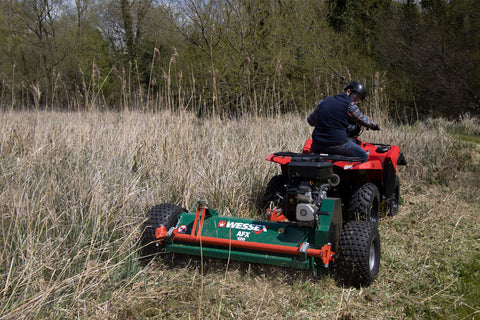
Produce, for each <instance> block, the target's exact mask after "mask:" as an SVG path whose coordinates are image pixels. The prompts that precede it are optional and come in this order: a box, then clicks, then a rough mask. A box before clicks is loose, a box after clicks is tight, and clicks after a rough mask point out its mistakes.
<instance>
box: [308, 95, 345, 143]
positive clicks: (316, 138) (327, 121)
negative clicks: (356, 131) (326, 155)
mask: <svg viewBox="0 0 480 320" xmlns="http://www.w3.org/2000/svg"><path fill="white" fill-rule="evenodd" d="M352 103H353V100H352V99H351V98H350V97H349V96H347V94H346V93H344V92H342V93H339V94H337V95H334V96H329V97H327V98H325V99H323V100H322V101H320V102H319V104H318V106H317V108H316V109H315V110H314V111H313V112H312V114H311V115H310V116H309V117H308V119H307V121H308V123H309V124H310V125H312V126H315V129H313V133H312V139H313V142H314V143H316V144H322V145H326V146H339V145H341V144H343V143H345V142H347V140H348V136H347V126H348V119H349V115H348V108H349V106H350V105H351V104H352Z"/></svg>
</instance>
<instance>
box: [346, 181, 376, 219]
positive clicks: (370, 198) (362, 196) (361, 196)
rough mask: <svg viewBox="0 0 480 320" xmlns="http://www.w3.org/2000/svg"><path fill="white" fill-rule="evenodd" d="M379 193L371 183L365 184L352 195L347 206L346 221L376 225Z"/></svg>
mask: <svg viewBox="0 0 480 320" xmlns="http://www.w3.org/2000/svg"><path fill="white" fill-rule="evenodd" d="M379 209H380V192H379V191H378V188H377V186H376V185H374V184H373V183H370V182H369V183H365V184H364V185H362V186H361V187H360V188H358V189H357V190H356V191H355V192H354V193H353V195H352V197H351V199H350V203H349V206H348V221H369V222H372V223H374V224H375V225H376V224H377V223H378V212H379Z"/></svg>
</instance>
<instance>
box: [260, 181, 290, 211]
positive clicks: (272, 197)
mask: <svg viewBox="0 0 480 320" xmlns="http://www.w3.org/2000/svg"><path fill="white" fill-rule="evenodd" d="M286 182H287V179H286V177H285V176H284V175H282V174H280V175H278V176H274V177H272V179H270V181H269V182H268V184H267V188H266V189H265V194H264V196H263V208H264V209H267V208H268V206H269V205H270V202H272V201H273V203H274V204H275V205H276V206H279V207H282V208H283V207H284V206H285V203H284V202H285V199H284V198H283V197H284V196H285V194H286V193H287V188H286V187H285V184H286Z"/></svg>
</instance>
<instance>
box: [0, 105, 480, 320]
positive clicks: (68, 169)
mask: <svg viewBox="0 0 480 320" xmlns="http://www.w3.org/2000/svg"><path fill="white" fill-rule="evenodd" d="M468 121H471V119H470V120H468ZM468 121H466V120H465V121H463V122H462V123H464V126H468V127H471V125H470V124H469V122H468ZM0 123H1V130H0V148H1V149H0V151H1V156H0V214H1V233H2V234H1V237H0V319H14V318H15V319H18V318H28V319H31V318H90V317H98V318H105V317H107V318H123V319H127V318H149V317H152V318H175V317H180V318H188V317H191V318H195V317H196V316H200V317H202V318H244V319H254V318H258V319H260V318H270V317H275V316H277V317H278V316H282V315H283V316H285V315H290V316H291V317H294V316H295V317H302V315H303V316H304V317H306V318H316V315H323V316H330V317H336V316H342V315H348V314H350V315H365V313H364V312H366V311H365V309H364V307H365V306H362V305H361V301H363V300H367V302H366V305H368V304H371V303H372V301H370V300H369V299H373V302H375V301H377V300H376V299H378V301H380V302H382V303H383V302H384V300H385V298H384V294H385V293H386V294H387V295H388V294H390V295H391V294H392V293H391V292H392V291H394V290H402V289H400V287H401V285H398V286H397V285H396V282H400V283H404V282H405V281H407V279H406V277H405V276H403V275H402V276H401V277H400V278H399V277H398V273H399V272H400V271H398V270H399V269H400V270H404V269H403V268H402V267H400V268H399V267H398V266H397V265H396V263H397V262H398V261H396V260H395V259H396V256H401V257H402V258H403V257H404V252H403V251H401V250H402V247H401V246H406V245H408V244H407V243H408V241H407V240H411V238H410V239H404V237H403V235H402V232H403V233H405V232H407V233H408V231H407V230H408V229H407V230H405V229H404V227H405V226H406V225H410V226H412V228H415V225H414V223H412V222H411V220H412V219H418V217H421V216H417V214H418V212H413V211H412V212H409V211H408V210H415V211H416V210H423V211H422V212H423V213H424V214H425V215H427V217H428V219H427V221H430V222H432V221H436V220H435V216H434V215H433V214H432V213H431V212H430V211H429V210H430V209H429V208H428V206H429V205H431V206H437V205H438V204H435V202H431V201H430V200H431V199H429V198H428V193H429V192H430V191H431V190H430V189H431V188H433V187H434V188H435V190H437V191H435V193H436V194H437V196H438V195H443V193H442V192H441V191H438V190H443V189H442V188H448V186H449V184H451V183H452V181H455V179H456V177H458V176H459V175H462V174H464V175H465V176H468V175H469V173H470V172H476V174H478V170H477V171H475V166H477V167H478V157H477V158H475V156H474V154H476V153H475V152H478V151H471V148H470V149H469V148H462V147H460V146H459V145H458V144H459V141H458V139H455V137H454V136H452V135H450V134H449V133H448V132H447V130H446V128H449V126H450V127H454V125H453V124H452V123H450V122H445V123H442V121H440V120H439V121H432V122H431V123H428V122H425V123H419V124H417V125H415V126H413V127H398V126H393V125H389V124H388V123H387V122H385V123H383V124H382V128H383V131H381V132H380V133H378V132H376V133H373V132H366V133H365V134H364V138H365V139H366V140H370V141H376V142H385V143H395V144H398V145H399V146H400V148H401V149H402V151H403V152H404V153H405V155H406V157H407V161H408V162H409V165H408V167H407V168H402V171H401V173H400V175H401V178H402V182H403V186H404V187H403V190H404V194H405V196H404V199H405V200H404V202H405V203H404V205H405V206H404V207H405V208H403V209H402V211H401V214H400V215H399V217H397V218H396V219H397V220H393V222H392V221H390V222H389V223H386V224H385V227H382V230H381V232H382V233H383V234H385V233H387V234H389V236H386V237H385V239H387V240H386V242H384V243H385V244H384V247H383V248H384V257H385V261H386V263H385V264H386V265H387V267H386V268H387V269H386V270H385V271H384V274H383V275H382V274H381V275H380V279H379V281H378V282H377V283H378V285H377V287H375V285H374V287H373V289H370V290H374V291H360V292H357V291H352V290H350V289H342V288H337V287H336V286H335V285H334V284H333V282H332V281H331V280H330V279H328V278H326V279H323V280H322V282H321V283H315V282H312V281H311V279H310V277H309V276H304V275H303V276H302V275H301V274H300V275H298V279H297V278H295V277H296V276H297V275H296V273H294V274H295V275H296V276H295V277H292V276H291V275H290V274H289V273H288V272H287V271H285V273H282V271H278V269H276V270H277V271H275V272H276V273H278V275H274V276H271V275H270V274H271V271H270V269H269V268H267V267H265V268H264V267H259V268H260V272H259V273H250V271H249V270H250V269H247V271H246V270H245V269H242V268H241V267H230V270H228V268H227V269H224V270H223V271H220V272H213V273H209V274H206V275H204V274H200V273H199V271H198V269H196V267H195V265H193V266H187V267H183V268H179V269H168V268H167V269H166V268H165V267H164V265H162V264H155V263H154V264H153V265H150V266H149V267H148V268H143V267H142V266H141V265H140V264H139V263H138V261H137V258H138V254H137V246H136V242H137V240H138V237H139V232H140V229H139V226H140V224H141V222H142V220H143V218H144V217H145V212H146V211H147V210H148V208H149V207H150V206H152V205H154V204H156V203H162V202H172V203H176V204H179V205H182V206H185V207H189V206H190V205H191V204H192V203H193V202H194V200H195V199H197V198H201V199H205V200H207V201H208V202H209V204H210V206H211V207H213V208H217V209H219V210H221V211H222V213H223V214H232V215H240V216H254V215H256V214H257V213H256V208H255V202H256V200H257V198H258V196H259V194H261V192H262V191H263V189H264V187H265V185H266V183H267V182H268V179H269V178H270V177H271V176H272V175H274V174H277V172H278V168H277V167H276V166H275V165H274V164H272V163H269V162H267V161H265V160H264V158H265V156H266V155H267V154H268V153H270V152H274V151H285V150H289V151H300V150H301V147H302V144H303V142H304V140H305V139H306V138H307V137H309V135H310V132H311V129H310V128H309V127H308V126H307V125H306V122H305V116H303V115H302V116H301V115H283V116H281V115H277V116H272V117H269V118H266V117H255V116H251V117H247V116H246V117H243V118H238V119H220V118H211V119H199V118H197V117H196V116H194V115H193V114H192V113H188V112H171V111H163V112H158V113H142V112H130V111H123V112H118V113H116V112H97V111H95V112H78V113H76V112H75V113H62V112H46V111H41V112H34V111H32V112H4V113H2V114H1V120H0ZM472 130H475V129H472ZM474 150H475V149H474ZM475 159H476V160H475ZM475 161H477V162H476V163H475ZM470 177H471V175H470ZM474 181H475V180H474ZM462 188H463V187H462ZM422 190H423V191H422ZM462 191H463V192H462V193H461V195H457V193H458V190H457V191H455V193H454V194H455V195H454V196H451V197H450V198H449V199H450V200H451V199H457V198H456V197H457V196H458V197H463V198H462V199H465V200H462V201H463V202H461V204H459V205H458V207H457V209H458V210H460V209H461V210H462V213H463V214H464V215H465V218H464V219H463V220H462V219H459V218H457V217H456V218H452V219H449V218H448V216H446V215H445V214H444V213H442V214H441V215H440V216H441V217H442V219H444V220H445V221H446V222H445V223H444V224H441V225H439V226H438V228H444V227H445V226H447V228H448V229H447V230H448V231H446V232H445V234H444V236H442V240H440V242H442V241H446V240H448V239H451V240H450V241H451V242H450V243H454V241H456V240H457V239H459V238H460V236H461V235H462V234H461V232H463V231H465V230H468V228H469V226H471V224H469V222H470V221H469V219H470V220H471V218H472V217H475V215H474V212H473V211H472V209H471V208H472V207H471V205H470V203H475V202H476V201H478V195H476V193H475V192H471V191H469V189H468V188H467V187H464V188H463V189H462ZM417 193H419V194H420V195H421V196H422V197H426V199H423V200H422V198H420V197H419V195H418V194H417ZM432 194H434V193H432ZM437 202H438V201H437ZM444 203H445V201H444ZM476 203H477V209H478V202H476ZM447 204H448V207H449V208H451V207H453V209H454V207H455V206H454V205H452V204H451V203H450V202H448V203H447ZM436 208H438V207H436ZM453 209H452V210H453ZM402 215H405V216H408V217H405V216H404V217H402ZM413 217H415V218H413ZM404 218H406V219H407V221H408V224H405V223H403V222H401V220H400V219H404ZM452 221H453V222H452ZM457 221H458V222H457ZM477 221H478V218H477ZM455 222H457V223H456V224H455ZM427 231H428V230H423V229H422V228H421V234H422V237H423V235H424V234H425V233H427ZM471 232H478V228H477V229H475V228H474V229H473V231H471ZM411 237H415V233H413V234H412V235H411ZM469 237H470V238H468V239H469V240H468V241H474V240H472V238H471V234H470V236H469ZM473 243H474V242H468V246H469V248H470V247H471V246H473ZM398 244H401V246H399V245H398ZM398 250H400V251H398ZM432 250H433V249H432ZM445 250H446V251H445V252H444V253H446V254H451V253H452V252H453V249H452V248H450V247H448V248H447V249H445ZM430 252H433V251H430ZM468 252H470V251H468ZM469 254H470V253H469ZM422 261H423V262H422V263H423V267H425V266H430V264H429V263H428V262H427V261H426V260H422ZM398 263H411V264H412V265H415V266H417V263H416V262H414V261H409V262H398ZM434 267H435V265H433V264H432V268H434ZM192 268H193V269H192ZM222 268H225V267H220V268H219V269H216V270H217V271H218V270H222ZM262 268H264V269H262ZM419 268H420V267H419ZM424 269H425V272H426V273H428V274H430V273H433V272H437V269H432V270H433V272H432V271H431V270H430V269H429V270H427V269H428V268H426V267H425V268H424ZM415 270H423V269H415ZM245 272H246V274H245ZM421 272H424V271H421ZM438 272H440V271H438ZM382 277H384V278H382ZM439 277H446V276H445V275H444V274H443V273H440V276H439ZM200 278H202V279H203V280H202V284H203V287H202V289H201V290H202V291H201V294H199V291H198V290H199V289H198V286H199V285H198V279H200ZM447 278H448V279H447V280H448V281H459V280H458V277H453V276H452V277H447ZM282 279H283V280H282ZM398 279H400V280H398ZM421 279H423V278H421ZM390 280H391V281H390ZM277 281H280V283H277ZM425 281H426V280H425ZM407 282H408V281H407ZM239 283H244V285H240V284H239ZM440 283H441V282H440ZM449 283H450V282H449ZM454 284H457V282H452V285H451V286H450V287H449V288H451V287H452V286H453V285H454ZM190 288H194V289H190ZM439 288H440V289H438V290H442V289H443V287H441V285H440V284H439ZM192 290H193V291H192ZM324 290H326V291H327V292H329V294H326V293H324ZM375 290H376V291H375ZM234 292H235V293H234ZM271 292H277V293H278V296H279V297H281V299H282V301H280V302H279V304H282V306H280V307H279V306H278V305H277V307H275V306H276V304H275V299H277V298H278V296H275V295H273V296H272V293H271ZM365 292H367V296H365V294H366V293H365ZM375 292H376V293H378V292H381V293H382V294H383V296H382V294H379V295H377V294H376V293H375ZM443 292H447V293H450V292H451V291H447V289H445V290H444V291H442V292H441V293H443ZM441 293H439V294H438V295H439V296H440V295H441ZM401 294H402V295H403V296H405V295H408V294H407V293H405V292H403V291H401ZM434 294H435V292H431V293H430V295H427V296H423V299H427V298H429V297H430V296H431V295H434ZM167 296H168V297H170V298H167ZM403 296H401V297H397V298H398V299H397V300H398V301H399V303H403V304H404V305H408V306H410V305H412V306H415V304H409V302H408V299H407V298H404V297H403ZM420 296H421V295H420ZM200 297H201V298H200ZM421 297H422V296H421ZM434 297H435V298H438V297H437V295H435V296H434ZM312 299H316V301H315V300H312ZM387 300H388V299H387ZM430 300H432V301H436V300H435V299H433V297H432V298H429V300H428V301H430ZM349 301H350V302H349ZM351 301H354V302H351ZM378 301H377V302H378ZM459 301H463V300H459ZM352 303H353V304H352ZM465 303H466V302H465ZM353 306H358V307H359V308H360V309H359V310H360V311H358V312H357V311H354V310H353V309H352V307H353ZM384 306H385V307H384V309H383V311H382V314H384V315H394V314H395V312H396V311H395V310H397V309H396V308H397V307H394V306H392V305H390V304H388V303H384ZM405 308H406V307H405V306H404V309H403V310H404V312H406V311H405V310H406V309H405ZM473 308H475V306H473ZM474 310H475V309H474ZM477 311H478V309H477ZM290 316H287V318H289V317H290ZM319 318H321V316H319Z"/></svg>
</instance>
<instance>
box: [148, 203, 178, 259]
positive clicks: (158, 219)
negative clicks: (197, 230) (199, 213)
mask: <svg viewBox="0 0 480 320" xmlns="http://www.w3.org/2000/svg"><path fill="white" fill-rule="evenodd" d="M185 211H186V210H185V209H183V208H181V207H179V206H176V205H174V204H170V203H165V204H159V205H156V206H154V207H152V208H151V209H150V211H149V212H148V216H147V220H146V221H145V222H144V223H143V233H142V236H141V239H140V245H141V249H140V252H141V256H142V258H151V257H152V255H154V254H156V253H158V252H159V251H160V250H161V249H162V246H160V245H159V244H158V242H157V241H156V240H157V239H156V237H155V231H156V230H157V228H158V227H159V226H161V225H163V226H165V228H166V229H167V230H169V229H170V228H171V227H174V226H175V225H176V224H177V221H178V216H179V215H180V214H181V213H183V212H185Z"/></svg>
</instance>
